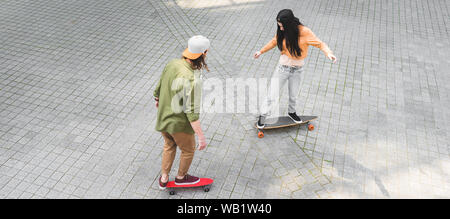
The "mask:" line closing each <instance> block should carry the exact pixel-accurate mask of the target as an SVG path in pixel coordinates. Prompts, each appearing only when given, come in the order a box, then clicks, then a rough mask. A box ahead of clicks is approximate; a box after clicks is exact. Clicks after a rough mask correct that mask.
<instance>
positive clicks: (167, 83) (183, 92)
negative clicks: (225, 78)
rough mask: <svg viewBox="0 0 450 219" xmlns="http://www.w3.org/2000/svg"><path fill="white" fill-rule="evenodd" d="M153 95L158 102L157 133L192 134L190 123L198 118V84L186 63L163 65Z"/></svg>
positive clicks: (173, 61) (175, 61)
mask: <svg viewBox="0 0 450 219" xmlns="http://www.w3.org/2000/svg"><path fill="white" fill-rule="evenodd" d="M153 95H154V96H155V97H158V98H159V106H158V114H157V121H156V130H157V131H159V132H168V133H170V134H173V133H177V132H184V133H188V134H194V130H193V129H192V126H191V124H190V122H194V121H196V120H198V119H199V117H200V110H199V109H200V99H201V84H200V79H199V77H198V75H196V74H194V70H193V69H192V67H191V65H190V64H189V63H188V62H187V61H186V60H184V59H174V60H171V61H170V62H169V63H168V64H167V65H166V67H165V68H164V70H163V73H162V75H161V78H160V80H159V82H158V85H157V86H156V89H155V91H154V92H153Z"/></svg>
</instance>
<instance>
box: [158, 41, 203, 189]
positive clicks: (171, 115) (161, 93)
mask: <svg viewBox="0 0 450 219" xmlns="http://www.w3.org/2000/svg"><path fill="white" fill-rule="evenodd" d="M209 46H210V42H209V40H208V39H207V38H206V37H204V36H201V35H198V36H193V37H191V38H190V39H189V41H188V48H186V50H184V52H183V54H182V55H183V57H182V58H181V59H174V60H171V61H170V62H169V63H168V64H167V65H166V67H165V68H164V70H163V73H162V75H161V78H160V80H159V83H158V85H157V87H156V89H155V91H154V93H153V95H154V96H155V101H156V107H157V108H158V114H157V122H156V130H157V131H159V132H161V134H162V136H163V138H164V149H163V154H162V165H161V176H160V178H159V187H160V189H165V188H166V186H167V182H168V181H169V173H170V169H171V167H172V164H173V161H174V159H175V154H176V150H177V149H176V148H177V146H178V147H179V148H180V150H181V156H180V165H179V169H178V174H177V176H176V177H175V184H177V185H189V184H195V183H197V182H199V180H200V179H199V178H198V177H195V176H191V175H189V174H187V172H188V170H189V167H190V165H191V163H192V159H193V158H194V152H195V146H196V143H195V135H194V134H197V136H198V141H199V146H198V150H203V149H204V148H205V147H206V139H205V136H204V134H203V131H202V129H201V126H200V121H199V116H200V114H199V111H200V110H199V108H200V104H199V103H200V100H201V86H200V77H199V76H198V73H199V71H200V70H202V69H204V68H205V69H206V70H208V66H207V65H206V63H205V58H206V53H207V51H208V48H209ZM194 72H195V74H194Z"/></svg>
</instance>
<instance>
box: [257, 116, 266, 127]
mask: <svg viewBox="0 0 450 219" xmlns="http://www.w3.org/2000/svg"><path fill="white" fill-rule="evenodd" d="M265 120H266V117H265V116H259V119H258V122H257V123H256V127H258V128H259V129H263V128H264V127H265V124H264V123H265Z"/></svg>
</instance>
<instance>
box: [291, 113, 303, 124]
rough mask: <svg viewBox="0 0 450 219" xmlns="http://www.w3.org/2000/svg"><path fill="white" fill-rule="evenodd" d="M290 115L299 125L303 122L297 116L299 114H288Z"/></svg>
mask: <svg viewBox="0 0 450 219" xmlns="http://www.w3.org/2000/svg"><path fill="white" fill-rule="evenodd" d="M288 115H289V117H291V119H292V120H293V121H294V122H295V123H297V124H298V123H302V122H303V121H302V119H301V118H300V117H299V116H297V113H295V112H294V113H288Z"/></svg>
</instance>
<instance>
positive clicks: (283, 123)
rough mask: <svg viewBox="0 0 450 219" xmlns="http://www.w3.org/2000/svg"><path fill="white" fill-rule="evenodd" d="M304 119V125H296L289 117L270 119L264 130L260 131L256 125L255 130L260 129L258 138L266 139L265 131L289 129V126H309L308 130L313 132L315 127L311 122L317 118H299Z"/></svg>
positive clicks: (267, 120) (266, 122)
mask: <svg viewBox="0 0 450 219" xmlns="http://www.w3.org/2000/svg"><path fill="white" fill-rule="evenodd" d="M299 117H300V118H301V119H302V123H295V122H294V121H293V120H292V119H291V118H290V117H289V116H280V117H275V118H268V119H266V121H265V126H264V128H262V129H259V128H258V127H257V126H256V124H257V123H258V122H256V123H255V128H256V129H258V138H263V137H264V132H263V130H266V129H277V128H283V127H289V126H296V125H302V124H307V125H308V130H309V131H312V130H314V125H313V124H309V122H311V121H313V120H315V119H317V116H299Z"/></svg>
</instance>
